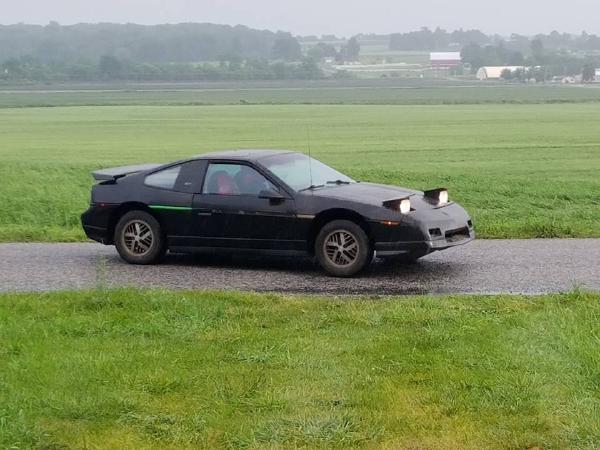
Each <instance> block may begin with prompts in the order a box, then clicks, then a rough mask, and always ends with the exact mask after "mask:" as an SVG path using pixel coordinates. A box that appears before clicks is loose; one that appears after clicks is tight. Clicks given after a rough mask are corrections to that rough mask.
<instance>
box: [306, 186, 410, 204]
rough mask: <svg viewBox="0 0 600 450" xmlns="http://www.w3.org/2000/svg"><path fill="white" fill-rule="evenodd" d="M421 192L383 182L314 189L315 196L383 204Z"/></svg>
mask: <svg viewBox="0 0 600 450" xmlns="http://www.w3.org/2000/svg"><path fill="white" fill-rule="evenodd" d="M420 193H421V194H422V192H420V191H415V190H413V189H406V188H402V187H396V186H386V185H383V184H373V183H352V184H343V185H340V186H330V187H325V188H320V189H316V190H314V191H313V196H315V197H324V198H335V199H339V200H350V201H353V202H358V203H363V204H367V205H373V206H381V204H382V203H383V202H384V201H386V200H396V199H401V198H405V197H410V196H412V195H415V194H420Z"/></svg>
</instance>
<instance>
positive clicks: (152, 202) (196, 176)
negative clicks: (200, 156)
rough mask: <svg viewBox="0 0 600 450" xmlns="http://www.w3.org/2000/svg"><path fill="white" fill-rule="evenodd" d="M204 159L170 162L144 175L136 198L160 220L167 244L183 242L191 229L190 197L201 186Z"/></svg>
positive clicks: (179, 244)
mask: <svg viewBox="0 0 600 450" xmlns="http://www.w3.org/2000/svg"><path fill="white" fill-rule="evenodd" d="M205 169H206V161H202V160H192V161H187V162H183V163H178V164H173V165H171V166H169V167H166V168H163V169H160V170H157V171H154V172H151V173H150V174H148V175H146V176H145V177H144V188H143V189H142V190H141V192H140V194H139V195H140V198H139V200H141V201H142V202H143V203H144V204H146V205H147V206H148V208H150V209H151V210H152V212H153V213H154V215H155V216H156V217H157V218H158V220H159V221H160V223H161V225H162V227H163V230H164V232H165V234H166V236H167V240H168V242H169V245H170V246H181V245H187V244H186V241H187V239H188V236H189V234H190V233H191V230H192V229H193V225H194V223H193V220H194V216H193V209H192V201H193V197H194V193H196V192H200V191H201V189H202V179H203V175H204V171H205Z"/></svg>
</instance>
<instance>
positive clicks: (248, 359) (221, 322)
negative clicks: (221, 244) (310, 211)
mask: <svg viewBox="0 0 600 450" xmlns="http://www.w3.org/2000/svg"><path fill="white" fill-rule="evenodd" d="M599 320H600V296H599V295H597V294H584V293H578V292H575V293H571V294H565V295H555V296H546V297H537V298H535V297H447V298H442V297H409V298H390V299H377V300H376V301H375V299H353V300H349V299H337V300H336V299H331V298H327V299H325V298H310V297H289V296H276V295H267V296H259V295H250V294H246V295H243V294H233V293H229V294H225V293H214V294H209V293H168V292H157V291H95V292H83V293H55V294H19V295H17V294H8V295H7V294H4V295H1V296H0V342H1V343H2V345H1V346H0V447H1V448H23V449H24V448H34V449H81V448H86V449H117V450H125V449H168V448H173V449H174V448H177V449H184V448H298V447H302V448H375V447H377V448H390V449H391V448H394V449H441V448H444V449H482V448H486V449H525V448H534V447H535V448H546V449H551V448H573V449H574V448H582V449H583V448H588V449H592V448H597V445H598V442H600V427H599V425H598V424H600V396H599V395H598V392H599V391H600V356H599V353H598V343H599V342H600V334H599V330H598V321H599Z"/></svg>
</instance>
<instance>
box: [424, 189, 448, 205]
mask: <svg viewBox="0 0 600 450" xmlns="http://www.w3.org/2000/svg"><path fill="white" fill-rule="evenodd" d="M423 196H424V197H425V199H426V200H427V201H428V202H429V203H433V204H434V205H436V206H442V205H445V204H447V203H448V202H449V201H450V199H449V198H448V189H446V188H438V189H432V190H430V191H425V192H423Z"/></svg>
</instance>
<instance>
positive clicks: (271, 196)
mask: <svg viewBox="0 0 600 450" xmlns="http://www.w3.org/2000/svg"><path fill="white" fill-rule="evenodd" d="M258 198H264V199H267V200H274V201H278V200H285V198H286V197H285V196H284V195H282V194H281V193H280V192H277V191H276V190H275V189H263V190H262V191H260V192H259V194H258Z"/></svg>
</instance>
